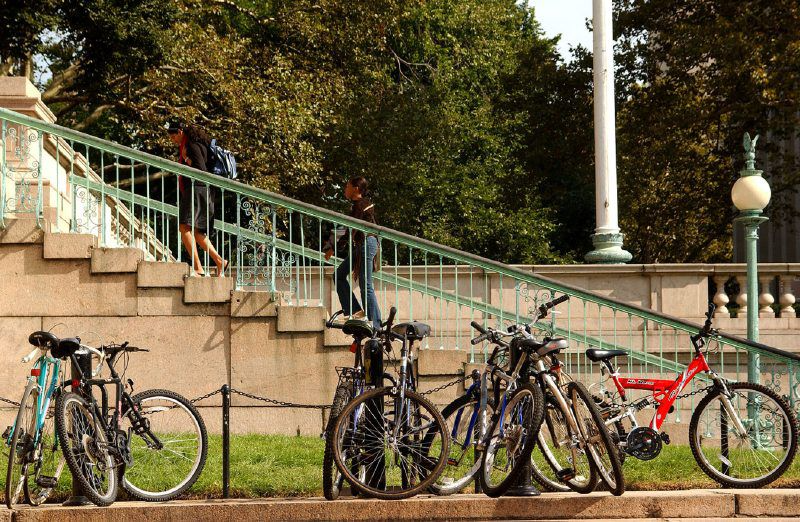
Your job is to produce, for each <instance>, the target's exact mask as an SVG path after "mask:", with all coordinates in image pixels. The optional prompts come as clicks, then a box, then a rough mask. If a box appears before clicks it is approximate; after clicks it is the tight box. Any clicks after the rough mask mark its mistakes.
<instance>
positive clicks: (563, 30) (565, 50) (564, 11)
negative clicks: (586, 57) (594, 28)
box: [528, 0, 592, 60]
mask: <svg viewBox="0 0 800 522" xmlns="http://www.w3.org/2000/svg"><path fill="white" fill-rule="evenodd" d="M528 2H529V5H531V6H533V8H534V10H535V16H536V19H537V20H538V21H539V23H540V24H542V29H544V32H545V34H546V35H547V36H557V35H559V34H561V35H562V36H561V41H560V42H559V44H558V50H559V52H560V53H561V56H562V57H563V58H564V59H565V60H568V59H569V58H570V57H571V55H570V53H569V46H570V44H571V45H573V46H575V45H577V44H583V46H584V47H586V48H587V49H589V50H591V49H592V33H591V32H589V30H588V29H586V19H587V18H591V17H592V0H528Z"/></svg>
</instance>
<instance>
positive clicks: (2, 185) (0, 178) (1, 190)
mask: <svg viewBox="0 0 800 522" xmlns="http://www.w3.org/2000/svg"><path fill="white" fill-rule="evenodd" d="M6 126H7V123H6V120H3V121H2V129H1V130H0V139H2V143H0V154H2V157H0V161H1V162H2V164H0V228H5V227H6V172H7V168H8V165H7V163H6Z"/></svg>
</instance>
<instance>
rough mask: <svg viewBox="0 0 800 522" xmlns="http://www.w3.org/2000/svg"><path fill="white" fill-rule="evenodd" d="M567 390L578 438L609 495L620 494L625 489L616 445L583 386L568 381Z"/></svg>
mask: <svg viewBox="0 0 800 522" xmlns="http://www.w3.org/2000/svg"><path fill="white" fill-rule="evenodd" d="M568 389H569V396H570V399H571V400H572V411H573V412H574V413H575V420H576V421H577V423H578V429H579V430H580V432H581V438H582V439H583V442H584V443H585V444H586V449H587V451H588V453H589V458H591V460H592V463H593V464H594V466H595V468H596V469H597V472H598V473H599V474H600V478H601V479H602V480H603V482H605V484H606V486H608V489H609V491H611V493H612V494H613V495H622V494H623V493H624V492H625V478H624V476H623V474H622V463H621V462H620V460H619V447H618V446H617V445H616V444H614V440H613V439H612V438H611V434H610V433H609V432H608V428H606V424H605V422H604V421H603V417H602V415H600V411H599V410H598V409H597V406H596V405H595V403H594V400H593V399H592V396H591V395H589V392H588V391H587V390H586V387H585V386H584V385H583V384H581V383H579V382H571V383H569V388H568Z"/></svg>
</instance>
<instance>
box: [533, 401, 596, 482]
mask: <svg viewBox="0 0 800 522" xmlns="http://www.w3.org/2000/svg"><path fill="white" fill-rule="evenodd" d="M545 397H546V399H545V406H544V419H543V421H542V427H541V429H540V430H539V434H538V437H537V441H536V449H535V450H534V452H533V453H532V454H531V464H532V465H531V474H532V475H533V478H534V480H536V482H538V483H539V484H540V485H541V486H542V488H543V489H546V490H548V491H553V492H567V491H575V492H576V493H582V494H586V493H591V492H592V491H594V489H595V487H597V481H598V477H597V470H596V469H595V468H594V467H593V466H592V464H591V461H589V458H588V456H587V455H586V453H585V451H584V450H583V449H582V448H580V447H575V446H573V442H572V441H574V440H575V439H576V438H577V437H575V436H574V435H578V436H579V434H575V433H574V432H573V427H572V425H571V424H570V423H569V422H568V421H567V416H568V415H570V412H564V411H563V409H562V408H561V406H560V405H559V403H558V402H557V401H556V400H555V398H553V397H552V395H551V394H550V393H549V392H548V393H547V394H545ZM564 399H565V400H566V401H568V400H569V398H568V397H564ZM561 439H564V442H563V443H567V444H569V445H570V454H569V455H568V456H565V459H566V461H563V459H562V460H560V459H559V458H558V457H557V452H556V451H555V450H556V449H557V446H558V445H560V444H562V442H561ZM555 441H559V442H555ZM537 452H538V453H537ZM538 455H541V458H542V459H544V461H545V462H544V463H543V465H542V466H541V467H542V468H545V466H546V468H545V469H540V466H539V465H538V464H537V463H535V460H536V459H537V456H538ZM581 457H582V458H585V459H586V463H585V465H581V466H580V468H579V467H578V465H577V464H576V462H575V460H577V459H578V458H581ZM567 468H570V469H572V470H573V471H574V472H575V473H577V474H579V477H585V480H579V479H578V478H574V479H572V480H568V481H562V480H561V479H559V478H558V473H559V472H560V471H562V470H564V469H567ZM548 470H549V471H550V472H551V473H552V475H554V477H551V476H550V473H548Z"/></svg>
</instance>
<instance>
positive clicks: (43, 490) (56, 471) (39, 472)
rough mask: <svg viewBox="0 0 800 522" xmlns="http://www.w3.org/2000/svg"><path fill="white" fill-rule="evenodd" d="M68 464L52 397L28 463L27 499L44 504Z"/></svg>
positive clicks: (35, 503)
mask: <svg viewBox="0 0 800 522" xmlns="http://www.w3.org/2000/svg"><path fill="white" fill-rule="evenodd" d="M66 465H67V461H66V459H65V458H64V453H63V452H62V451H61V441H60V439H59V438H58V435H57V434H56V405H55V401H52V399H51V403H50V407H49V408H48V409H47V411H46V412H44V420H43V423H42V429H41V430H40V431H39V440H38V442H37V444H36V448H35V450H34V452H33V459H32V462H31V463H30V464H28V470H27V473H26V476H25V500H26V501H27V502H28V503H30V504H32V505H34V506H39V505H41V504H43V503H44V502H45V501H46V500H47V499H48V498H49V497H50V495H51V494H52V493H53V491H55V490H56V488H57V486H58V481H59V479H60V478H61V473H62V472H63V471H64V468H65V467H66Z"/></svg>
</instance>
